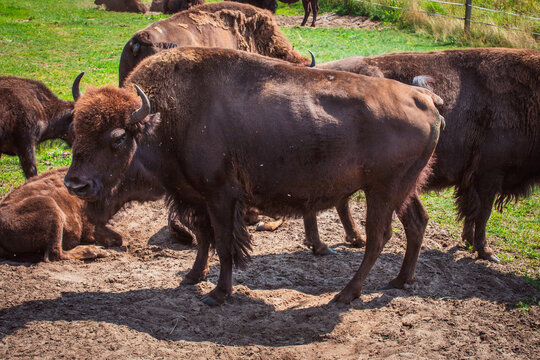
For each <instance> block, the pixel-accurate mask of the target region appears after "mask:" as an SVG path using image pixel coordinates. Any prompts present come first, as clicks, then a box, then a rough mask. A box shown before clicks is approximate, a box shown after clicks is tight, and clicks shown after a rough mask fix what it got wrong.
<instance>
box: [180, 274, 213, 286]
mask: <svg viewBox="0 0 540 360" xmlns="http://www.w3.org/2000/svg"><path fill="white" fill-rule="evenodd" d="M206 275H208V272H203V273H202V274H197V273H195V272H193V270H192V271H190V272H188V273H187V274H186V276H185V277H184V279H183V280H182V282H181V284H183V285H195V284H198V283H200V282H201V281H203V280H205V279H206Z"/></svg>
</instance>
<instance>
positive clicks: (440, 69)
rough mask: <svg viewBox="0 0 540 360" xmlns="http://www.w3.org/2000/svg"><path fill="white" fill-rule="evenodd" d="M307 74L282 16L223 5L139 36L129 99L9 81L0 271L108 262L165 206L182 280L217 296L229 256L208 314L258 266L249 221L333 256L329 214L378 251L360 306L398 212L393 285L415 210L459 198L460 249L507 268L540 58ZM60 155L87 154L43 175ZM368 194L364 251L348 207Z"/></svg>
mask: <svg viewBox="0 0 540 360" xmlns="http://www.w3.org/2000/svg"><path fill="white" fill-rule="evenodd" d="M103 2H105V3H108V4H109V5H107V6H108V8H109V9H111V10H114V9H113V8H112V5H110V3H113V2H112V1H111V2H107V1H103ZM156 2H157V1H156ZM96 3H98V0H96ZM118 3H123V2H121V1H117V2H116V4H118ZM125 3H128V2H125ZM134 3H136V2H134ZM161 3H162V4H161V5H162V6H169V3H173V2H172V1H169V2H167V1H162V2H161ZM315 4H316V2H315ZM313 6H315V5H313ZM306 18H307V16H306ZM304 20H305V19H304ZM309 63H310V61H309V60H308V59H306V58H305V57H303V56H301V55H300V54H299V53H298V52H296V51H295V50H294V49H293V47H292V45H291V44H290V42H289V41H288V40H287V39H286V38H285V37H284V35H283V34H282V33H281V31H280V30H279V28H278V27H277V25H276V23H275V20H274V18H273V16H272V14H271V13H270V12H268V11H266V10H262V9H259V8H256V7H253V6H251V5H245V4H240V3H233V2H221V3H210V4H204V5H199V6H195V7H192V8H190V9H187V10H184V11H181V12H179V13H178V14H176V15H173V16H172V17H170V18H168V19H165V20H161V21H158V22H156V23H154V24H151V25H149V26H147V27H146V28H144V29H142V30H140V31H138V32H137V33H135V34H134V35H133V37H132V38H131V39H129V41H128V42H127V43H126V45H125V47H124V49H123V51H122V54H121V56H120V65H119V79H120V87H113V86H105V87H101V88H92V89H89V90H87V91H86V93H84V94H83V93H82V92H81V91H80V89H79V87H80V86H79V85H80V82H81V78H82V75H83V74H80V75H79V76H78V77H77V78H76V79H75V81H74V83H73V88H72V93H73V99H74V101H63V100H59V99H58V98H57V97H56V96H55V95H53V94H52V93H51V91H49V90H48V89H47V88H46V87H45V85H43V84H41V83H39V82H37V81H33V80H29V79H22V78H17V77H11V76H9V77H1V78H0V92H1V93H2V95H3V96H2V97H1V100H0V114H1V115H2V117H1V118H0V151H1V152H2V153H5V154H9V155H18V156H19V158H20V162H21V166H22V168H23V171H24V174H25V176H26V177H27V178H29V179H28V181H27V182H26V183H25V184H24V185H22V186H20V187H19V188H17V189H15V190H14V191H12V192H11V193H10V194H9V195H8V196H7V197H6V198H5V199H4V200H3V201H2V203H0V256H3V257H7V256H12V255H14V254H21V253H40V254H41V255H42V257H43V259H44V260H45V261H48V260H63V259H91V258H96V257H100V256H106V255H107V251H106V250H103V249H102V248H100V247H96V246H94V244H97V245H101V246H104V247H111V246H118V245H120V244H122V238H121V236H120V235H119V234H117V233H115V232H114V231H113V230H111V229H110V228H108V227H107V222H108V220H109V219H110V218H111V217H112V216H113V215H114V214H115V213H116V212H118V211H119V210H120V209H121V208H122V206H123V205H124V204H125V203H127V202H129V201H151V200H157V199H159V198H161V197H162V196H166V199H167V201H168V204H169V206H170V214H169V228H170V231H171V233H172V234H173V235H174V236H175V237H176V238H178V239H179V240H181V241H183V242H187V243H190V242H191V241H193V240H195V241H196V243H197V256H196V260H195V263H194V265H193V267H192V269H191V271H190V272H189V273H188V274H187V275H186V277H185V279H184V281H185V282H188V283H196V282H199V281H201V280H203V279H204V278H205V277H206V275H207V274H208V259H209V252H210V249H211V248H214V249H215V250H216V252H217V255H218V257H219V260H220V274H219V279H218V283H217V285H216V287H215V289H214V290H212V291H211V292H210V293H208V294H207V295H206V296H204V298H203V301H204V302H205V303H206V304H208V305H217V304H221V303H223V302H224V301H225V300H226V299H227V297H228V296H229V295H230V294H231V293H232V288H233V279H232V267H233V265H236V266H245V265H246V264H247V263H248V261H249V257H250V250H251V238H250V236H249V233H248V231H247V230H246V216H247V214H248V212H250V211H251V209H256V211H257V212H260V213H263V214H266V215H270V216H277V217H283V216H302V217H303V218H304V224H305V231H306V239H307V243H309V244H311V246H312V248H313V251H314V252H315V253H316V254H329V253H331V251H328V248H327V247H326V245H325V244H324V243H323V242H321V240H320V239H319V235H318V229H317V218H316V214H317V212H318V211H321V210H324V209H327V208H330V207H336V209H337V211H338V214H339V217H340V219H341V221H342V223H343V226H344V229H345V233H346V239H347V241H349V242H351V243H352V244H353V245H356V246H364V245H365V247H366V250H365V256H364V258H363V260H362V263H361V265H360V267H359V269H358V271H357V272H356V274H355V275H354V276H353V278H352V279H351V281H350V282H349V283H348V284H347V285H346V287H345V288H344V289H343V290H342V291H341V292H340V293H339V294H338V295H337V296H336V297H335V301H338V302H343V303H348V302H350V301H351V300H353V299H355V298H357V297H359V296H360V295H361V290H362V286H363V284H364V281H365V279H366V277H367V275H368V273H369V271H370V269H371V268H372V267H373V265H374V263H375V261H376V260H377V258H378V256H379V255H380V253H381V252H382V250H383V248H384V246H385V243H386V242H387V241H388V240H389V238H390V237H391V235H392V229H391V220H392V215H393V214H394V213H396V214H397V216H398V219H399V220H400V221H401V223H402V224H403V227H404V229H405V234H406V240H407V245H406V252H405V257H404V260H403V265H402V268H401V270H400V272H399V274H398V275H397V277H396V278H395V279H394V280H392V281H391V283H390V284H391V285H392V286H394V287H399V288H401V287H403V286H405V284H410V283H413V282H414V281H415V275H414V273H415V267H416V262H417V259H418V256H419V253H420V249H421V245H422V240H423V236H424V231H425V228H426V225H427V222H428V215H427V213H426V210H425V209H424V207H423V205H422V203H421V201H420V198H419V196H418V194H419V192H420V191H421V190H422V189H428V190H431V189H442V188H447V187H451V186H453V187H455V198H456V203H457V206H458V211H459V217H460V218H462V219H464V226H463V233H462V238H463V240H464V241H467V242H469V243H471V244H472V245H473V246H474V250H475V251H476V252H478V256H479V257H480V258H482V259H488V260H494V261H496V260H497V258H496V257H495V255H494V254H493V252H492V251H491V250H490V249H489V247H488V246H487V243H486V238H485V229H486V223H487V221H488V219H489V216H490V214H491V210H492V207H493V204H494V203H495V206H496V207H497V208H498V209H502V207H503V206H504V205H505V204H506V203H507V202H508V201H510V200H512V199H517V198H519V197H522V196H527V194H528V193H529V192H530V191H531V189H532V187H533V186H534V185H535V184H537V183H538V182H539V180H540V52H538V51H535V50H515V49H496V48H494V49H465V50H448V51H440V52H429V53H400V54H386V55H379V56H372V57H355V58H348V59H343V60H337V61H333V62H329V63H326V64H320V65H318V66H315V67H314V66H313V63H312V64H311V65H309ZM413 84H414V85H417V86H413ZM51 138H61V139H64V140H65V141H66V142H68V144H69V145H71V146H72V149H73V158H72V164H71V166H70V167H69V169H65V168H64V169H57V170H53V171H50V172H47V173H45V174H41V175H39V176H36V175H37V172H36V164H35V156H34V148H35V146H36V144H38V143H39V142H41V141H43V140H45V139H51ZM359 190H362V191H364V193H365V196H366V202H367V218H366V239H365V240H364V239H363V238H362V236H361V235H360V233H359V231H358V229H357V228H356V225H355V223H354V222H353V220H352V217H351V214H350V212H349V206H348V200H349V197H350V196H351V195H353V194H354V193H356V192H357V191H359ZM82 244H84V245H82Z"/></svg>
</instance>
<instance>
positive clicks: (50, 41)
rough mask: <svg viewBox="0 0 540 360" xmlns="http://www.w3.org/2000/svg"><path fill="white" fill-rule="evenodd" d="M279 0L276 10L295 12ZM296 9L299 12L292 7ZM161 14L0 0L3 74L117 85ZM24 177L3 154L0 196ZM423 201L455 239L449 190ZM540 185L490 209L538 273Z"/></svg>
mask: <svg viewBox="0 0 540 360" xmlns="http://www.w3.org/2000/svg"><path fill="white" fill-rule="evenodd" d="M298 6H299V4H295V7H296V8H295V7H293V10H291V8H289V7H287V6H284V5H283V4H281V5H280V9H279V10H278V12H290V11H298ZM294 9H296V10H294ZM163 17H165V16H164V15H141V14H128V13H112V12H106V11H104V10H102V9H100V8H98V7H97V6H95V5H93V1H92V0H40V1H34V0H2V1H1V2H0V75H17V76H22V77H28V78H33V79H38V80H41V81H43V82H44V83H45V84H46V85H48V86H49V87H50V88H51V89H52V90H53V91H54V92H55V93H56V94H58V95H59V96H60V97H61V98H64V99H69V98H70V97H71V90H70V89H71V84H72V82H73V79H74V78H75V76H76V75H77V74H78V73H79V72H81V71H85V72H86V75H85V77H84V79H83V84H82V88H83V90H84V87H86V86H89V85H93V86H100V85H103V84H117V82H118V60H119V56H120V53H121V51H122V48H123V46H124V44H125V42H126V41H127V40H128V39H129V38H130V36H131V35H132V34H133V33H134V32H135V31H136V30H138V29H140V28H142V27H144V26H146V25H148V24H150V23H152V22H154V21H157V20H158V19H160V18H163ZM283 31H284V33H285V34H286V36H287V37H288V38H289V39H290V40H291V41H292V43H293V44H294V45H295V47H296V49H297V50H299V51H300V52H302V53H304V54H307V50H308V49H310V50H312V51H313V52H314V53H315V54H316V55H317V59H318V61H319V62H324V61H330V60H334V59H339V58H344V57H347V56H353V55H374V54H380V53H386V52H392V51H406V50H412V51H428V50H433V49H444V48H448V47H449V44H444V43H439V42H436V41H435V40H434V39H433V38H432V37H430V36H427V35H421V34H418V33H416V34H415V33H410V32H406V31H401V30H398V29H396V28H384V29H374V30H364V29H319V28H315V29H312V28H287V29H284V30H283ZM37 155H38V170H39V172H42V171H45V170H47V169H50V168H54V167H58V166H68V165H69V163H70V150H69V148H67V147H66V146H65V145H63V144H62V143H61V142H58V141H53V142H47V143H45V144H43V145H42V146H41V147H40V149H39V151H38V154H37ZM22 182H23V176H22V172H21V171H20V168H19V162H18V159H17V158H14V157H10V156H5V155H4V156H2V158H1V159H0V197H2V196H4V195H5V194H6V193H7V192H9V191H10V190H11V189H12V188H13V187H15V186H17V185H19V184H21V183H22ZM424 201H425V203H426V206H427V207H428V210H429V213H430V216H431V218H432V219H433V220H434V221H437V222H439V223H441V224H443V225H444V226H445V227H447V228H448V229H449V230H450V231H451V233H452V234H453V235H454V236H455V237H456V238H457V237H458V235H459V232H460V224H458V223H456V222H455V220H454V217H455V211H454V206H453V202H452V196H451V191H450V190H449V191H446V192H442V193H440V194H427V195H425V196H424ZM539 227H540V191H539V190H537V191H536V192H535V193H534V195H533V196H532V197H530V198H529V199H527V200H524V201H521V202H520V203H518V204H516V205H513V204H512V205H510V206H508V207H507V209H506V210H505V212H504V213H503V214H502V215H501V214H498V213H494V214H493V216H492V219H491V221H490V223H489V227H488V237H489V239H490V242H491V243H495V244H496V247H497V250H498V251H499V255H500V256H501V257H502V259H503V261H505V262H508V263H512V264H513V265H512V266H514V267H515V268H516V270H517V271H519V272H520V273H522V274H528V276H530V277H532V278H536V279H538V277H539V268H540V236H539V234H540V229H539Z"/></svg>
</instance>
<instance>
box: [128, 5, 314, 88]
mask: <svg viewBox="0 0 540 360" xmlns="http://www.w3.org/2000/svg"><path fill="white" fill-rule="evenodd" d="M177 46H204V47H223V48H231V49H237V50H245V51H250V52H254V53H258V54H262V55H266V56H270V57H274V58H279V59H283V60H286V61H290V62H292V63H298V64H308V63H309V61H308V60H307V59H306V58H304V57H302V56H301V55H300V54H299V53H298V52H297V51H295V50H294V49H293V46H292V45H291V43H290V42H289V40H287V38H286V37H285V36H284V35H283V33H282V32H281V30H279V27H278V26H277V24H276V22H275V20H274V18H273V17H272V15H271V14H270V13H268V12H267V11H264V10H260V9H257V8H255V7H253V6H249V5H244V4H238V3H234V2H228V1H226V2H219V3H210V4H205V5H201V6H197V7H194V8H192V9H189V10H187V11H183V12H181V13H179V14H176V15H173V16H171V17H170V18H168V19H164V20H160V21H158V22H155V23H153V24H151V25H149V26H147V27H146V28H144V29H142V30H139V31H138V32H136V33H135V35H133V37H132V38H131V39H130V40H129V41H128V42H127V44H126V45H125V46H124V50H123V51H122V56H121V57H120V69H119V81H120V86H122V85H123V84H124V81H125V79H126V77H127V76H128V74H129V73H130V72H131V71H132V70H133V69H134V68H135V66H136V65H137V64H138V63H139V62H140V61H141V60H143V59H144V58H146V57H148V56H151V55H153V54H156V53H158V52H160V51H163V50H165V49H170V48H174V47H177Z"/></svg>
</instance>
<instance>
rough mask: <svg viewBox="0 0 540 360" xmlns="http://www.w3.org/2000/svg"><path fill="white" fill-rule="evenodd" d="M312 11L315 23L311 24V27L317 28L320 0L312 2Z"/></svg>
mask: <svg viewBox="0 0 540 360" xmlns="http://www.w3.org/2000/svg"><path fill="white" fill-rule="evenodd" d="M311 9H312V10H313V22H312V23H311V27H315V22H316V21H317V14H318V13H319V0H311Z"/></svg>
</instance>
